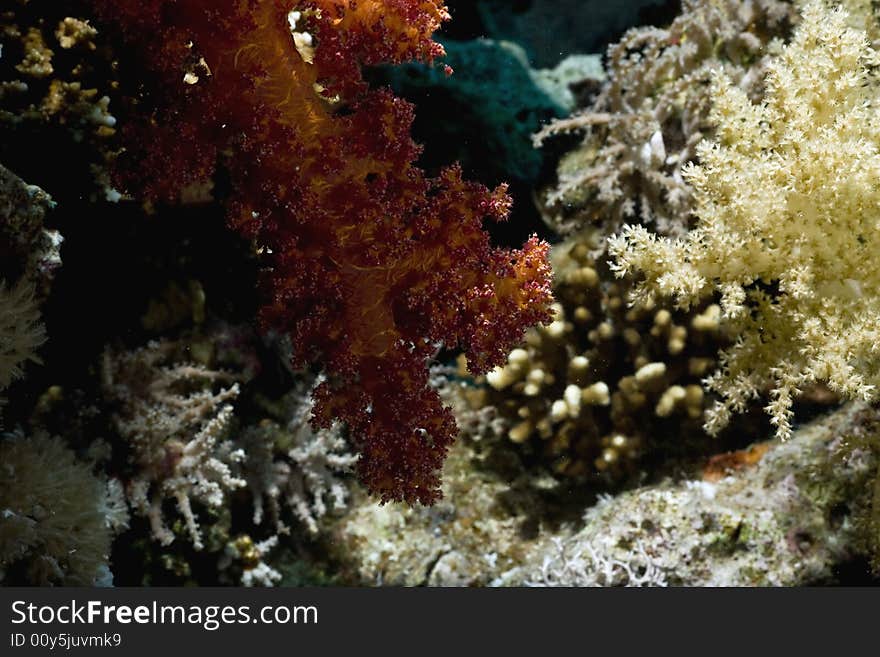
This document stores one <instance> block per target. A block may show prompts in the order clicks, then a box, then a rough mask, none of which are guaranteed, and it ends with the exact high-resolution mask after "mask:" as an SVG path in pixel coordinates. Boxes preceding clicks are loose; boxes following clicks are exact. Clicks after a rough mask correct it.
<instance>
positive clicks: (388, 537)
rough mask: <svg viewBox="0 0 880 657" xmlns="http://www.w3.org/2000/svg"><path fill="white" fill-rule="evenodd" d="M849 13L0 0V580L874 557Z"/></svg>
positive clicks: (475, 580) (867, 131) (877, 397)
mask: <svg viewBox="0 0 880 657" xmlns="http://www.w3.org/2000/svg"><path fill="white" fill-rule="evenodd" d="M514 4H516V6H515V7H514ZM875 4H876V3H873V2H871V1H870V0H841V1H840V2H834V1H832V0H681V1H680V2H676V1H672V2H663V1H661V0H629V1H628V2H625V3H603V2H599V1H598V0H587V1H571V2H568V1H563V0H529V1H527V2H520V3H512V2H505V1H504V0H467V1H465V0H461V1H457V2H454V1H452V0H450V1H449V2H447V3H444V2H442V1H441V0H360V1H359V2H357V3H355V2H349V1H348V0H284V1H278V0H245V1H243V2H241V1H234V2H233V1H232V0H210V1H209V0H146V1H144V2H138V3H132V2H119V1H118V0H113V1H111V0H75V1H71V2H65V3H55V2H50V1H49V0H11V1H10V2H6V3H4V5H3V7H2V8H0V431H2V435H0V583H2V584H4V585H21V584H25V585H86V586H108V585H138V586H149V585H163V584H164V585H181V586H182V585H214V584H228V585H236V586H273V585H283V586H294V585H302V584H312V585H315V584H319V585H337V584H344V585H352V584H353V585H369V586H374V585H388V584H391V585H394V584H404V585H438V586H462V585H467V586H489V585H493V586H671V585H676V586H754V585H774V586H798V585H811V584H840V583H858V584H872V583H875V582H876V581H877V578H878V577H880V478H878V468H880V459H878V455H880V410H878V408H880V406H878V403H880V392H878V386H880V351H878V345H880V264H878V262H880V260H878V257H877V254H878V253H880V191H878V190H880V187H878V185H877V180H880V78H878V70H880V57H878V50H877V48H878V47H880V44H878V39H880V15H878V14H877V13H876V8H875ZM612 5H613V6H614V8H613V9H612V8H611V6H612ZM484 184H485V185H486V186H484Z"/></svg>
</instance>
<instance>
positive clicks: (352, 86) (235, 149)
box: [93, 0, 550, 503]
mask: <svg viewBox="0 0 880 657" xmlns="http://www.w3.org/2000/svg"><path fill="white" fill-rule="evenodd" d="M93 2H94V5H95V7H96V10H97V12H98V14H99V16H100V18H102V19H103V20H104V21H105V22H106V24H108V25H115V26H117V27H118V28H119V29H120V31H121V33H122V36H123V38H124V39H125V40H127V42H128V43H130V44H132V45H134V46H135V52H136V53H138V55H139V56H140V62H141V65H142V66H143V67H144V68H145V69H147V70H149V71H152V73H153V74H154V75H155V79H156V81H157V83H156V84H153V85H152V86H151V87H147V86H145V88H144V92H143V97H142V98H141V99H140V106H141V107H143V108H149V112H148V115H147V116H146V117H145V120H144V121H143V123H142V124H140V125H130V127H129V128H128V130H127V137H126V141H127V145H128V151H127V152H126V153H125V154H124V156H123V157H122V158H121V159H120V168H119V176H118V177H119V181H120V184H124V185H125V186H126V187H127V188H128V189H137V190H140V191H141V193H143V194H145V195H147V196H149V197H153V198H173V197H174V196H175V195H176V194H177V193H178V192H179V190H180V189H181V188H182V187H183V186H185V185H186V184H188V183H190V182H194V181H198V180H203V179H206V178H208V177H210V176H211V175H212V174H213V171H214V167H215V166H216V163H217V162H218V161H219V162H222V165H223V166H224V168H225V170H226V171H227V172H228V175H229V177H230V180H231V183H232V190H233V191H232V197H231V198H230V199H228V207H229V222H230V224H231V225H232V226H234V227H235V228H236V229H237V230H239V231H240V232H242V233H243V234H245V235H247V236H248V237H250V238H252V239H254V240H255V241H256V243H257V245H258V246H260V247H261V248H262V249H261V250H262V251H263V253H264V254H265V256H266V258H267V272H266V275H265V280H264V288H265V290H266V292H267V293H268V294H267V296H268V301H267V303H266V305H265V307H264V309H263V311H262V320H263V322H264V323H265V324H266V325H267V326H273V327H280V328H281V329H283V330H285V331H286V332H288V333H289V334H290V335H291V338H292V341H293V345H294V349H295V354H294V358H295V361H296V362H297V363H298V364H305V363H308V362H319V363H321V364H322V365H323V367H324V369H325V371H326V373H327V375H328V378H327V382H326V383H325V384H324V385H323V386H321V388H319V389H318V390H317V391H316V393H315V394H316V402H317V403H316V407H315V420H314V421H315V422H316V423H317V424H322V425H326V424H329V423H330V422H332V421H333V420H335V419H338V420H342V421H344V422H346V423H347V424H348V425H349V427H350V429H351V432H352V435H353V438H354V440H355V441H356V444H357V446H358V448H359V450H360V453H361V458H360V460H359V465H358V467H359V474H360V476H361V479H362V481H364V483H365V484H366V485H367V486H368V487H369V488H370V489H371V490H372V491H374V492H375V493H377V494H378V495H380V496H381V498H382V500H383V501H387V500H397V499H404V500H407V501H409V502H415V501H419V502H423V503H430V502H432V501H434V500H435V499H436V498H437V496H438V495H439V490H438V488H439V471H440V466H441V465H442V462H443V458H444V456H445V454H446V450H447V448H448V446H449V444H450V443H451V442H452V440H453V438H454V436H455V433H456V427H455V422H454V420H453V418H452V415H451V413H450V412H449V410H448V409H446V408H444V407H443V405H442V404H441V402H440V399H439V397H438V395H437V393H436V392H435V391H434V390H432V389H431V388H430V387H429V386H428V375H427V362H428V360H429V359H430V358H431V356H432V354H433V353H434V352H435V351H436V349H437V345H438V344H440V343H443V344H445V345H447V346H453V345H458V346H461V347H462V348H464V349H465V350H466V352H467V355H468V362H469V363H470V364H471V366H472V368H473V369H474V370H475V371H479V370H485V369H487V368H488V367H491V366H492V365H494V364H497V363H498V362H499V361H500V360H501V359H502V358H503V356H504V354H505V353H506V352H507V350H508V349H509V348H510V347H511V346H512V345H513V344H514V343H515V342H516V341H517V340H518V339H520V337H521V336H522V332H523V330H524V329H525V328H526V327H527V326H529V325H532V324H534V323H537V322H540V321H545V320H546V319H547V318H548V303H549V300H550V292H549V278H550V272H549V267H548V265H547V246H546V244H544V243H542V242H539V241H538V240H537V239H534V238H533V239H532V240H530V241H529V242H528V243H527V244H526V246H525V247H524V248H523V249H522V250H521V251H512V250H504V249H497V248H494V247H492V246H491V245H490V243H489V240H488V236H487V234H486V233H485V232H484V231H483V229H482V221H483V220H484V219H485V218H491V219H494V220H503V219H504V218H505V217H506V216H507V212H508V210H509V204H510V201H509V198H508V197H507V195H506V190H505V189H504V188H503V187H500V188H498V189H496V190H494V191H490V190H488V189H486V188H484V187H482V186H480V185H476V184H473V183H468V182H465V181H463V180H462V178H461V172H460V171H459V169H458V168H456V167H451V168H448V169H446V170H444V171H443V172H441V173H440V175H439V176H438V177H437V178H428V177H426V176H425V174H424V172H423V171H422V170H421V169H419V168H418V167H416V166H415V165H414V164H413V162H414V161H415V160H416V158H417V157H418V155H419V148H418V146H417V145H416V144H415V143H413V141H412V140H411V138H410V136H409V135H410V127H411V124H412V120H413V112H412V109H413V108H412V106H411V105H410V104H409V103H407V102H405V101H403V100H401V99H399V98H396V97H394V96H393V95H392V94H391V93H390V92H388V91H386V90H371V89H369V88H367V86H366V85H365V84H364V82H363V79H362V77H361V73H360V66H361V65H362V64H375V63H379V62H400V61H404V60H406V59H411V58H421V59H426V60H431V59H433V58H434V57H436V56H438V55H441V54H442V48H441V47H440V46H439V45H438V44H436V43H435V42H433V41H432V40H431V38H430V37H431V34H432V32H433V31H434V30H435V29H436V28H437V27H438V25H439V23H440V22H441V21H442V20H444V19H445V18H447V17H448V14H447V12H446V9H445V7H444V6H443V5H442V4H441V3H440V2H438V1H436V0H311V1H308V2H292V1H281V0H146V1H143V2H138V3H129V2H119V1H118V0H93Z"/></svg>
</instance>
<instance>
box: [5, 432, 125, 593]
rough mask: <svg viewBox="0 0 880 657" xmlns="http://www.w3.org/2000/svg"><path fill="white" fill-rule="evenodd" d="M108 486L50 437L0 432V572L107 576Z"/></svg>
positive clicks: (62, 578) (92, 580)
mask: <svg viewBox="0 0 880 657" xmlns="http://www.w3.org/2000/svg"><path fill="white" fill-rule="evenodd" d="M106 496H107V488H106V487H105V486H104V485H103V484H102V482H101V481H100V480H99V479H98V478H97V477H95V475H93V474H92V471H91V468H90V467H89V465H87V464H85V463H81V462H79V461H77V459H76V455H75V454H74V453H73V451H72V450H71V449H69V448H68V447H67V446H66V445H65V444H64V441H63V440H61V439H60V438H57V437H49V436H48V435H44V434H37V435H34V436H29V437H27V438H25V437H22V436H12V437H7V438H4V439H2V440H0V580H2V581H4V582H10V583H16V582H19V581H22V582H26V583H29V584H40V585H47V584H64V585H68V586H93V585H94V584H96V583H100V582H104V581H106V575H107V574H108V571H107V558H108V556H109V553H110V538H111V531H110V528H109V526H108V523H107V514H106V512H105V506H106Z"/></svg>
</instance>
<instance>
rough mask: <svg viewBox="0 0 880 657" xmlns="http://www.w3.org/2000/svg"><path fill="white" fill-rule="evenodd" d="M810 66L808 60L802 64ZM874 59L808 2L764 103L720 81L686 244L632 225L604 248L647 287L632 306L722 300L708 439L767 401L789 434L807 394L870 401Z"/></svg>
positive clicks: (878, 311)
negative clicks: (808, 389)
mask: <svg viewBox="0 0 880 657" xmlns="http://www.w3.org/2000/svg"><path fill="white" fill-rule="evenodd" d="M806 63H808V65H807V64H806ZM876 63H877V55H876V52H875V51H874V50H873V49H872V48H871V47H870V46H869V45H868V42H867V40H866V35H865V32H864V31H861V30H856V29H851V28H849V27H847V16H846V13H845V12H844V11H842V10H840V9H834V10H830V9H827V8H826V7H825V6H824V5H823V4H821V3H819V2H811V3H810V4H808V5H807V6H806V7H805V9H804V13H803V22H802V23H801V25H800V27H799V29H798V30H797V32H796V34H795V36H794V38H793V41H792V43H791V44H790V45H788V46H786V47H785V48H784V50H783V51H782V53H781V54H780V55H779V56H778V57H777V58H774V59H773V61H772V62H771V63H770V64H769V65H768V76H767V81H766V87H767V92H766V95H765V100H764V102H763V103H762V104H753V103H752V102H750V100H749V98H748V96H747V95H746V93H745V92H744V91H743V90H742V89H741V88H739V87H738V86H736V85H735V84H734V83H733V82H732V81H731V80H730V79H729V78H728V77H727V76H726V75H724V74H723V73H721V72H719V73H717V74H716V75H715V77H714V79H713V86H712V95H713V100H714V106H713V110H712V115H711V118H712V120H713V122H714V123H715V124H716V125H717V128H716V135H717V137H716V138H715V139H714V140H712V141H706V142H704V143H703V144H701V145H700V147H699V149H698V155H699V159H700V164H699V165H698V166H692V167H689V168H688V169H686V171H685V176H686V179H687V180H688V181H689V183H690V184H691V185H692V186H693V188H694V189H695V199H696V210H695V211H696V215H697V217H698V224H697V226H696V228H695V229H694V230H692V231H691V232H689V233H688V234H687V235H686V236H684V237H682V238H679V239H667V238H658V237H657V236H655V235H653V234H651V233H649V232H648V231H646V230H645V229H644V227H640V226H635V227H632V226H630V227H627V228H626V229H625V230H624V232H623V234H622V235H620V236H619V237H616V238H614V239H613V240H612V241H611V252H612V254H613V255H614V256H615V258H616V265H615V267H616V268H617V271H618V273H619V274H620V275H621V276H622V275H625V274H628V273H641V274H642V275H643V276H644V280H642V281H641V282H640V283H639V284H638V286H637V287H636V289H635V291H634V298H635V300H636V301H646V300H651V299H654V298H656V297H658V296H660V295H664V296H667V295H668V296H673V297H674V298H675V300H676V302H677V304H678V305H679V306H681V307H684V308H687V307H689V306H691V305H693V304H694V303H699V302H701V301H702V300H703V299H707V298H710V297H711V296H712V295H713V294H717V295H720V300H721V301H720V303H721V308H722V313H721V321H722V323H723V324H724V325H725V326H726V327H728V328H729V329H730V330H731V332H732V334H733V335H737V336H739V337H738V338H737V340H736V342H735V344H734V345H733V346H732V347H730V348H728V349H726V350H724V351H723V352H722V353H721V358H720V367H719V368H718V370H717V371H716V372H715V373H714V374H712V375H711V376H710V377H709V378H708V379H707V380H706V384H707V387H708V388H709V389H710V390H713V391H716V392H718V393H719V394H720V395H721V396H722V400H721V401H719V402H718V404H717V405H716V406H715V407H714V408H713V409H712V411H711V413H710V414H709V415H708V419H707V428H708V429H709V430H710V431H712V432H716V431H718V430H719V429H720V428H722V427H723V426H724V425H725V424H727V422H728V419H729V417H730V415H731V413H733V412H738V411H741V410H742V409H743V407H744V405H745V404H746V403H747V402H748V401H749V400H750V399H753V398H756V397H757V396H759V395H760V394H762V393H764V392H765V391H766V390H768V389H769V390H771V396H772V401H771V402H770V403H769V405H768V406H767V408H766V410H767V412H768V413H769V414H770V416H771V419H772V422H773V423H774V424H775V425H776V426H777V434H778V435H779V436H781V437H783V438H786V437H788V436H789V435H790V434H791V416H792V411H791V405H792V401H793V399H794V398H795V397H796V396H797V395H798V394H799V393H800V392H801V391H802V390H803V389H804V387H805V386H806V385H808V384H810V383H812V382H815V381H823V382H826V383H827V385H828V386H829V387H830V388H831V389H832V390H833V391H835V392H837V393H839V394H841V395H844V396H848V397H854V398H863V399H876V397H877V390H876V386H877V384H878V383H880V358H878V356H877V344H878V339H880V335H878V327H880V265H878V262H877V258H876V254H877V252H878V249H880V229H878V223H877V219H878V216H880V190H878V187H877V184H876V181H877V179H878V176H880V121H878V119H877V109H878V106H880V86H878V84H877V81H876V78H875V76H874V74H873V70H874V67H875V66H876Z"/></svg>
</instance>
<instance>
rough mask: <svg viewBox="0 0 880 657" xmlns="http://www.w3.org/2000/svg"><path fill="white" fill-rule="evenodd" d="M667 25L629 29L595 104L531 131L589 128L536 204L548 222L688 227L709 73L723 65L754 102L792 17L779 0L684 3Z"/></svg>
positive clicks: (543, 134) (670, 229)
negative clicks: (690, 170) (687, 174)
mask: <svg viewBox="0 0 880 657" xmlns="http://www.w3.org/2000/svg"><path fill="white" fill-rule="evenodd" d="M682 5H683V6H682V9H681V13H680V15H679V16H678V17H677V18H676V19H675V20H674V21H673V22H672V24H671V25H670V26H669V27H668V28H655V27H644V28H633V29H631V30H629V31H628V32H627V33H626V34H625V35H624V36H623V38H622V39H621V40H620V42H618V43H617V44H615V45H613V46H611V47H610V48H609V49H608V56H607V64H606V68H607V81H606V83H605V84H604V86H603V87H602V89H601V91H600V93H599V94H598V96H597V97H596V98H595V99H594V100H593V101H592V103H591V105H590V106H589V107H587V108H585V109H584V110H582V111H580V112H576V113H575V114H573V115H572V116H571V117H568V118H565V119H559V120H557V121H554V122H552V123H550V124H549V125H548V126H546V127H545V128H543V129H542V130H541V131H540V132H539V133H538V134H536V135H535V139H534V141H535V145H536V146H540V145H541V144H542V143H543V142H544V140H546V139H547V138H549V137H551V136H552V135H558V134H567V133H571V132H584V138H583V141H582V142H581V144H580V145H579V146H577V147H576V148H575V149H573V150H572V151H570V152H569V153H567V154H566V155H564V156H563V158H562V160H561V162H560V164H559V166H558V170H557V174H558V180H557V183H556V185H555V186H554V187H552V188H550V189H548V190H546V191H545V192H544V193H543V194H542V197H541V199H540V202H541V205H542V208H543V213H544V215H545V219H546V221H547V222H548V223H549V224H550V225H551V227H553V228H554V229H555V230H557V231H559V232H560V233H563V234H569V233H572V232H576V231H578V230H581V229H583V228H585V227H587V226H590V225H597V224H601V228H602V229H603V230H604V232H605V233H606V234H611V233H613V232H615V231H616V230H617V229H619V228H620V226H621V225H622V224H623V223H624V222H627V221H629V222H638V223H643V224H647V225H650V226H651V227H652V229H653V230H654V231H656V232H659V233H661V234H680V233H681V232H683V231H684V230H685V229H687V227H688V222H689V220H690V211H691V208H692V205H693V198H692V196H693V191H692V189H691V186H690V184H689V183H688V181H687V180H686V179H685V178H684V177H683V176H682V170H683V169H684V167H685V166H686V165H687V164H688V163H690V162H692V161H693V160H694V159H695V158H696V155H697V152H696V147H697V144H698V143H699V142H700V141H701V140H702V139H703V138H704V137H706V136H709V135H711V134H712V126H711V123H710V122H709V120H708V117H709V108H710V106H711V98H710V92H709V80H710V78H711V75H712V71H713V70H715V69H718V68H723V69H724V70H725V72H726V73H727V75H728V76H729V77H730V79H731V80H732V83H734V84H736V85H738V86H739V87H740V88H742V89H743V90H744V91H745V92H747V93H748V94H749V95H750V96H752V97H755V98H759V97H760V95H761V93H762V81H763V72H764V66H765V64H766V58H767V56H768V52H770V51H772V50H773V48H771V47H770V42H771V39H772V37H777V36H784V35H785V34H786V32H787V30H788V28H789V25H790V23H791V22H792V21H793V20H794V18H795V12H794V9H793V6H792V5H791V3H789V2H784V1H783V0H747V1H745V2H742V1H741V0H723V1H721V2H717V1H715V0H685V1H684V2H683V3H682Z"/></svg>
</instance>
